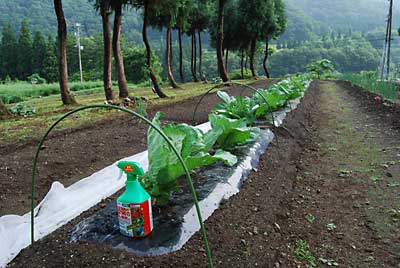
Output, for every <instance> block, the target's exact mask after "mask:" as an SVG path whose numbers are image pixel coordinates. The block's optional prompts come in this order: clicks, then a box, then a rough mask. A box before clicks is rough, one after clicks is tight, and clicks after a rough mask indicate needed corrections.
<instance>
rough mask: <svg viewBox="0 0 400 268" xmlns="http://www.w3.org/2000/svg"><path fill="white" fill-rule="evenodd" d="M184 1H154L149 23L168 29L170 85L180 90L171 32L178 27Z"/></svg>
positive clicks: (167, 60) (167, 65)
mask: <svg viewBox="0 0 400 268" xmlns="http://www.w3.org/2000/svg"><path fill="white" fill-rule="evenodd" d="M182 2H183V0H163V1H153V3H152V5H150V6H149V13H148V14H149V15H148V18H147V19H148V21H149V24H150V25H152V26H155V27H157V28H158V29H160V30H161V29H162V28H163V27H166V29H167V30H166V38H165V40H166V46H165V65H166V71H167V76H168V80H169V83H170V85H171V86H172V87H173V88H179V86H178V84H177V83H176V81H175V77H174V74H173V72H172V62H171V61H172V36H171V31H172V29H173V28H174V27H175V26H176V16H177V15H178V9H179V6H180V5H181V4H182Z"/></svg>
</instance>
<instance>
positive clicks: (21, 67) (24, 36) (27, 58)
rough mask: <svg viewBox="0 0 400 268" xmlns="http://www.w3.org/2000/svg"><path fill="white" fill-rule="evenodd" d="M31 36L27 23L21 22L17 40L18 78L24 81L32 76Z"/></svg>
mask: <svg viewBox="0 0 400 268" xmlns="http://www.w3.org/2000/svg"><path fill="white" fill-rule="evenodd" d="M32 54H33V53H32V35H31V32H30V30H29V26H28V21H27V20H23V21H22V23H21V30H20V35H19V39H18V54H17V59H18V68H17V71H18V78H19V79H23V80H25V79H26V78H27V77H28V76H29V75H31V74H32Z"/></svg>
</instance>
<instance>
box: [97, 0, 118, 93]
mask: <svg viewBox="0 0 400 268" xmlns="http://www.w3.org/2000/svg"><path fill="white" fill-rule="evenodd" d="M96 5H97V7H99V8H100V15H101V21H102V25H103V51H104V55H103V84H104V94H105V96H106V100H108V101H110V100H113V99H114V92H113V89H112V40H111V29H110V2H109V0H97V1H96Z"/></svg>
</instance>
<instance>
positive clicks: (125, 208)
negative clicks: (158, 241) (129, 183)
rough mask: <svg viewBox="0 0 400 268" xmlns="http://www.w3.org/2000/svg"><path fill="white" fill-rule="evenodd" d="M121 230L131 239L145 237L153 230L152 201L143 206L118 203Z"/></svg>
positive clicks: (147, 201) (144, 203)
mask: <svg viewBox="0 0 400 268" xmlns="http://www.w3.org/2000/svg"><path fill="white" fill-rule="evenodd" d="M118 221H119V229H120V231H121V233H122V234H123V235H126V236H129V237H145V236H148V235H149V234H150V233H151V231H152V230H153V215H152V211H151V199H150V198H149V199H148V200H146V201H145V202H143V203H141V204H125V203H121V202H118Z"/></svg>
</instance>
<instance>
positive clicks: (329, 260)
mask: <svg viewBox="0 0 400 268" xmlns="http://www.w3.org/2000/svg"><path fill="white" fill-rule="evenodd" d="M318 260H319V261H320V262H321V263H322V264H326V265H328V266H339V264H338V263H337V262H336V261H335V260H332V259H325V258H322V257H321V258H319V259H318Z"/></svg>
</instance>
